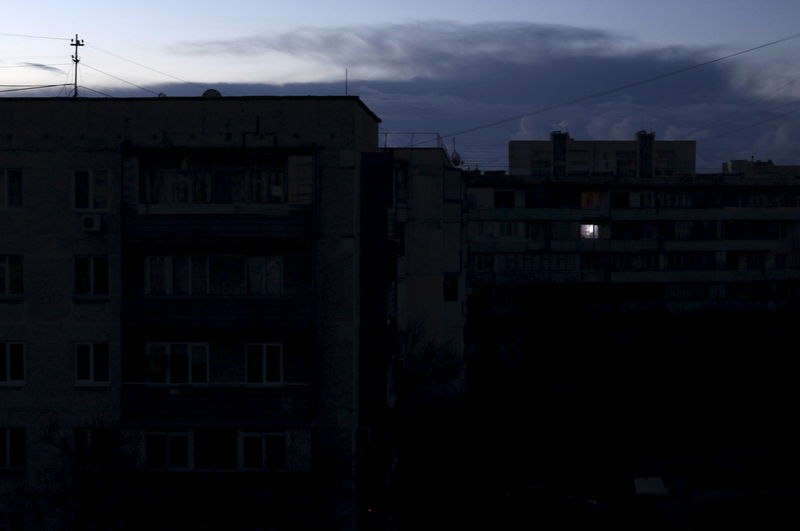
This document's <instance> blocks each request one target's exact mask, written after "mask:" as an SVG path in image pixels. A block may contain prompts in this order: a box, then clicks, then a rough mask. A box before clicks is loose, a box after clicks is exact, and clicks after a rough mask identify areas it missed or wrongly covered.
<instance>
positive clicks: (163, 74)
mask: <svg viewBox="0 0 800 531" xmlns="http://www.w3.org/2000/svg"><path fill="white" fill-rule="evenodd" d="M86 46H88V47H89V48H93V49H95V50H97V51H100V52H103V53H106V54H108V55H111V56H113V57H116V58H117V59H122V60H123V61H127V62H129V63H131V64H134V65H136V66H139V67H141V68H145V69H147V70H150V71H151V72H155V73H156V74H161V75H162V76H167V77H169V78H172V79H175V80H177V81H181V82H183V83H188V84H190V85H197V86H201V87H205V86H206V85H205V84H203V83H198V82H197V81H189V80H188V79H183V78H182V77H178V76H175V75H172V74H170V73H167V72H164V71H162V70H158V69H156V68H153V67H150V66H147V65H145V64H142V63H140V62H138V61H134V60H133V59H128V58H127V57H123V56H121V55H119V54H118V53H114V52H112V51H110V50H106V49H105V48H101V47H99V46H97V45H95V44H87V45H86Z"/></svg>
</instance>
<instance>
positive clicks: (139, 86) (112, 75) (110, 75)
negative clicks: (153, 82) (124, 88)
mask: <svg viewBox="0 0 800 531" xmlns="http://www.w3.org/2000/svg"><path fill="white" fill-rule="evenodd" d="M81 64H82V65H83V66H85V67H86V68H91V69H92V70H94V71H96V72H100V73H101V74H105V75H107V76H108V77H113V78H114V79H116V80H118V81H122V82H123V83H127V84H128V85H132V86H134V87H136V88H138V89H141V90H144V91H145V92H149V93H150V94H154V95H156V96H158V92H154V91H152V90H150V89H149V88H145V87H143V86H141V85H137V84H136V83H133V82H132V81H128V80H127V79H122V78H121V77H118V76H115V75H114V74H109V73H108V72H103V71H102V70H100V69H99V68H95V67H93V66H89V65H87V64H86V63H84V62H81Z"/></svg>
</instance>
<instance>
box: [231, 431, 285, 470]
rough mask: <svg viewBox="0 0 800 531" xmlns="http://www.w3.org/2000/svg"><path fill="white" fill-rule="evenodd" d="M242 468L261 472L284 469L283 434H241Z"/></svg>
mask: <svg viewBox="0 0 800 531" xmlns="http://www.w3.org/2000/svg"><path fill="white" fill-rule="evenodd" d="M242 467H243V468H250V469H262V470H283V469H285V468H286V434H285V433H258V432H243V433H242Z"/></svg>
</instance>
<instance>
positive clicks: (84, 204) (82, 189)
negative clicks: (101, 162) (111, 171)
mask: <svg viewBox="0 0 800 531" xmlns="http://www.w3.org/2000/svg"><path fill="white" fill-rule="evenodd" d="M74 181H75V208H76V209H81V210H100V209H104V208H108V172H106V171H105V170H78V171H76V172H75V176H74Z"/></svg>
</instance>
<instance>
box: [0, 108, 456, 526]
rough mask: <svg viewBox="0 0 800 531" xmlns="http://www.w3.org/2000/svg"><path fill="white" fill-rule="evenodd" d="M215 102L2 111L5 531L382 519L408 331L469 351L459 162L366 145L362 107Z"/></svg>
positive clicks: (370, 127)
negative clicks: (420, 252) (419, 245)
mask: <svg viewBox="0 0 800 531" xmlns="http://www.w3.org/2000/svg"><path fill="white" fill-rule="evenodd" d="M214 96H215V94H214V93H213V92H208V93H207V94H206V95H204V97H203V98H164V97H162V98H141V99H80V98H79V99H38V98H30V99H15V98H8V99H3V100H0V116H1V117H2V118H0V518H1V519H0V526H5V528H6V529H14V530H16V529H22V528H23V526H24V529H27V530H30V529H57V528H59V526H61V527H63V528H65V529H67V528H69V529H114V528H122V529H128V528H130V529H134V528H137V529H138V528H141V527H144V526H146V527H150V528H157V529H190V528H191V529H196V528H198V527H197V526H199V525H201V524H202V525H210V526H211V527H215V528H217V527H218V528H229V529H309V528H315V529H354V528H360V527H365V526H367V525H371V524H375V521H374V520H375V513H378V512H380V511H379V510H378V509H379V508H380V509H381V510H383V509H384V506H385V500H384V499H383V496H384V495H385V492H383V490H382V489H384V490H385V486H386V481H387V478H388V477H389V474H390V469H391V466H392V462H393V461H392V459H393V458H392V454H391V444H392V443H391V430H390V429H389V428H388V424H387V423H388V421H387V418H388V417H387V411H389V409H390V408H391V406H392V405H393V402H394V396H395V393H396V389H394V387H393V382H394V379H395V375H394V374H393V369H397V370H400V371H402V365H398V360H401V359H402V356H400V355H399V354H398V352H399V350H398V342H397V337H398V335H397V334H398V330H399V331H400V332H401V334H402V331H403V330H404V329H406V328H408V323H409V322H417V321H419V320H422V321H424V322H425V323H426V330H427V331H428V332H429V333H430V334H433V335H435V336H436V337H437V338H438V339H440V340H445V341H450V342H452V343H454V344H455V348H456V349H460V346H461V345H460V337H461V336H460V324H459V319H463V317H460V314H459V312H460V306H461V303H460V301H461V300H463V292H464V282H463V279H462V278H461V276H460V275H461V274H462V269H461V265H460V262H459V260H460V254H459V250H460V247H459V245H458V244H457V243H453V244H452V245H451V246H450V247H448V249H447V250H446V252H443V251H442V250H441V247H440V246H441V244H442V242H443V241H444V240H445V239H446V238H445V236H443V233H444V232H446V233H447V235H448V236H447V237H448V238H449V237H450V236H453V238H455V241H458V239H459V238H460V237H461V233H460V208H453V206H452V205H460V204H461V200H460V195H459V194H461V193H462V189H461V188H460V185H459V182H457V181H458V179H457V172H456V173H453V170H452V166H451V165H449V163H448V162H447V161H446V159H445V158H444V157H443V156H442V155H441V153H438V152H439V151H441V150H429V151H430V152H431V153H429V154H419V155H414V153H413V150H409V151H405V152H403V153H402V154H399V153H392V152H391V151H381V150H379V149H378V146H377V138H378V136H377V126H378V123H379V121H380V120H379V119H378V117H377V116H375V114H374V113H372V111H370V110H369V109H368V108H367V107H366V106H365V105H364V104H363V103H362V102H361V101H360V100H359V99H358V98H355V97H242V98H220V97H214ZM423 151H424V150H420V151H419V153H422V152H423ZM415 156H421V157H423V158H425V159H426V161H425V163H424V164H423V163H422V162H419V163H417V162H415V161H414V160H413V159H414V157H415ZM428 158H430V159H431V160H430V161H428V160H427V159H428ZM418 166H419V168H423V169H422V170H421V173H419V172H418V171H417V169H418ZM409 168H410V170H409ZM448 168H449V169H448ZM418 173H419V175H421V176H424V178H422V177H419V178H417V177H414V176H416V175H417V174H418ZM409 175H411V176H412V177H408V176H409ZM407 177H408V179H410V181H409V182H414V183H415V184H414V186H419V187H420V188H419V190H418V191H417V192H413V188H407V187H406V178H407ZM414 179H416V180H414ZM445 182H447V183H448V185H447V186H448V187H445ZM432 190H435V191H436V194H437V195H436V196H435V197H433V198H432V199H431V200H432V201H433V202H434V203H435V204H436V205H438V206H437V207H436V210H435V215H436V216H438V218H437V221H435V222H433V223H432V224H431V223H430V221H431V220H427V222H429V223H428V227H429V228H415V227H416V226H415V223H417V219H418V218H420V217H421V213H422V212H428V210H427V209H428V208H429V207H430V206H431V205H429V204H428V203H425V202H424V201H425V200H424V199H423V198H425V197H427V194H428V193H429V192H430V191H432ZM415 193H416V195H414V194H415ZM415 202H416V203H419V205H417V204H416V203H415ZM444 204H447V205H449V207H448V208H449V210H448V212H452V215H450V214H448V215H449V216H450V217H447V216H445V215H444V214H441V212H442V208H443V207H442V205H444ZM403 216H407V219H408V221H407V222H405V221H404V219H403ZM404 223H406V225H405V226H406V227H411V229H410V230H408V231H404V230H403V228H404V225H403V224H404ZM426 230H428V231H429V233H430V234H433V233H434V232H435V234H436V238H437V240H436V241H437V243H436V245H435V246H430V245H429V246H427V247H426V251H425V252H424V256H421V257H417V256H416V254H415V251H414V249H415V248H416V247H414V248H411V247H409V246H408V245H407V244H405V245H404V243H403V242H404V241H405V234H409V233H411V234H413V236H412V240H413V241H415V242H416V241H417V240H420V241H423V242H425V241H427V240H426V238H428V237H429V235H430V234H428V235H426V232H425V231H426ZM414 245H415V246H416V243H414ZM403 249H405V250H403ZM437 253H438V254H439V255H446V256H447V259H446V260H444V259H442V258H439V259H438V261H435V263H429V262H430V260H434V257H435V256H436V255H437ZM398 254H399V255H400V258H399V262H398ZM404 257H405V258H404ZM403 260H409V261H410V262H413V263H417V262H419V263H422V264H424V266H415V265H412V266H409V267H408V268H406V266H404V265H402V263H403ZM415 260H416V261H417V262H415ZM445 262H446V263H445ZM398 263H400V264H401V265H400V266H398ZM398 267H399V270H401V271H406V269H407V272H408V273H407V274H404V275H403V279H401V280H400V281H398V278H397V272H398ZM423 277H424V278H423ZM417 280H419V282H423V283H431V286H434V287H433V288H432V289H433V291H432V292H430V293H425V290H426V289H427V287H423V288H413V289H412V288H409V289H406V288H405V287H403V285H402V283H403V282H407V283H413V282H417ZM426 286H427V284H426ZM425 299H427V300H429V301H431V302H432V304H433V306H428V305H426V304H425V303H424V302H423V301H424V300H425ZM422 310H426V312H427V313H425V315H424V317H421V318H419V319H418V318H417V317H414V316H412V313H413V312H416V311H420V312H421V311H422ZM398 327H399V328H398ZM459 355H460V352H459ZM381 504H383V506H382V505H381ZM370 518H372V521H371V520H370ZM381 518H385V515H383V516H381Z"/></svg>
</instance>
